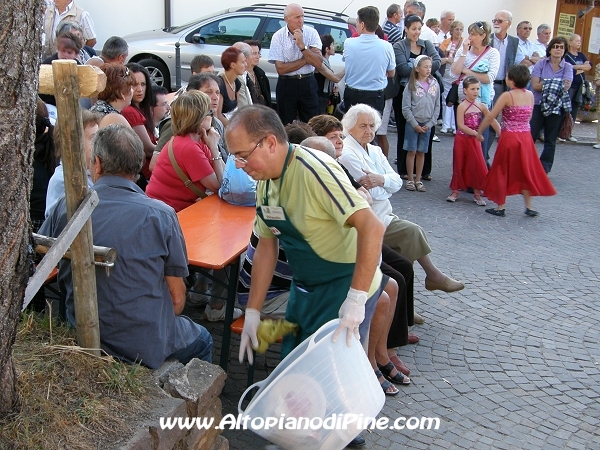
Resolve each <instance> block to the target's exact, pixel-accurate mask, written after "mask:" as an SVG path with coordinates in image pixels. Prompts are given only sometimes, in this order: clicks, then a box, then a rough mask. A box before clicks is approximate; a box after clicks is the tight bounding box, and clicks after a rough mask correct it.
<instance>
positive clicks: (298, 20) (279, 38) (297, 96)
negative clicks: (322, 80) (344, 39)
mask: <svg viewBox="0 0 600 450" xmlns="http://www.w3.org/2000/svg"><path fill="white" fill-rule="evenodd" d="M283 20H285V24H286V25H285V27H283V28H281V29H280V30H278V31H276V32H275V34H273V38H272V39H271V48H270V49H269V62H270V63H272V64H275V69H276V70H277V73H278V74H279V79H278V81H277V88H276V90H275V96H276V98H277V109H278V111H279V117H280V118H281V121H282V122H283V124H284V125H287V124H288V123H291V122H293V121H294V120H296V118H298V117H299V118H300V120H301V121H302V122H308V121H309V120H310V119H311V118H312V117H314V116H316V115H317V114H318V110H319V96H318V92H317V91H318V86H317V79H316V78H315V76H314V72H315V68H317V69H319V68H320V67H321V65H322V64H323V57H322V56H321V47H322V43H321V38H320V37H319V33H318V32H317V30H315V29H314V28H313V27H308V26H304V10H303V9H302V6H300V5H298V4H297V3H290V4H289V5H287V6H286V7H285V10H284V12H283Z"/></svg>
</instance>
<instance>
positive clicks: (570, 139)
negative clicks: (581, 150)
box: [567, 136, 577, 142]
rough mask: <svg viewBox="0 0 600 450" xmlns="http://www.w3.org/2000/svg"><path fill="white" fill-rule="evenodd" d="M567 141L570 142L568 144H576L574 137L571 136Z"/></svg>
mask: <svg viewBox="0 0 600 450" xmlns="http://www.w3.org/2000/svg"><path fill="white" fill-rule="evenodd" d="M567 141H570V142H577V138H576V137H573V136H571V137H570V138H569V139H567Z"/></svg>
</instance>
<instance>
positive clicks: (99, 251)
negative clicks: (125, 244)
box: [31, 233, 117, 267]
mask: <svg viewBox="0 0 600 450" xmlns="http://www.w3.org/2000/svg"><path fill="white" fill-rule="evenodd" d="M31 234H32V235H33V241H34V242H35V252H36V253H38V254H40V255H45V254H46V253H48V252H49V251H50V249H51V248H52V247H53V246H54V245H55V244H56V241H57V238H53V237H49V236H43V235H41V234H37V233H31ZM93 249H94V261H95V262H96V263H101V264H96V265H106V266H107V267H108V266H111V265H114V264H115V262H116V261H117V250H115V249H114V248H110V247H101V246H99V245H94V246H93ZM63 259H71V252H70V251H69V250H67V251H66V253H65V254H64V256H63Z"/></svg>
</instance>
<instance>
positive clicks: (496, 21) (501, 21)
mask: <svg viewBox="0 0 600 450" xmlns="http://www.w3.org/2000/svg"><path fill="white" fill-rule="evenodd" d="M504 22H508V20H504V19H492V23H504Z"/></svg>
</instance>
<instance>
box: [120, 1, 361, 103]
mask: <svg viewBox="0 0 600 450" xmlns="http://www.w3.org/2000/svg"><path fill="white" fill-rule="evenodd" d="M284 8H285V7H284V6H282V5H271V4H264V3H261V4H255V5H252V6H247V7H240V8H229V9H227V10H224V11H221V12H218V13H214V14H211V15H208V16H206V17H203V18H201V19H197V20H194V21H193V22H190V23H187V24H185V25H181V26H176V27H169V28H163V29H161V30H152V31H144V32H140V33H135V34H131V35H128V36H125V40H126V41H127V44H128V45H129V59H128V61H129V62H137V63H139V64H141V65H142V66H144V67H146V68H147V69H148V71H149V72H150V76H151V77H152V80H153V81H154V82H155V83H156V84H158V85H161V86H165V87H166V88H167V89H169V90H171V91H173V90H175V88H176V67H175V66H176V64H175V43H176V42H179V45H180V54H181V80H182V82H184V84H185V82H187V80H188V79H189V78H190V76H191V70H190V62H191V61H192V58H193V57H194V56H196V55H200V54H205V55H208V56H210V57H211V58H212V59H213V61H214V62H215V68H216V69H217V70H218V69H220V68H221V53H223V51H224V50H225V49H226V48H227V47H230V46H231V45H233V44H234V43H236V42H239V41H244V40H246V39H254V40H258V41H261V43H262V51H261V53H262V55H261V59H260V67H261V68H262V69H263V70H264V71H265V72H266V74H267V76H268V77H269V81H270V83H271V90H272V92H271V96H272V97H273V99H275V86H276V85H277V76H278V75H277V71H276V70H275V65H274V64H271V63H269V47H270V45H271V38H272V36H273V34H274V33H275V32H276V31H277V30H279V29H280V28H282V27H284V26H285V21H284V20H283V10H284ZM304 21H305V22H304V25H305V26H310V27H314V28H315V29H316V30H317V31H318V32H319V34H320V35H322V34H330V35H332V36H333V38H334V39H335V43H336V55H334V56H332V57H331V58H330V63H331V66H332V68H333V70H334V72H338V71H340V70H341V69H342V68H343V65H344V64H343V62H342V55H341V53H342V50H343V48H344V41H345V40H346V39H347V38H349V37H350V36H352V33H354V32H355V31H356V29H355V27H354V25H355V19H353V18H350V17H348V16H347V15H345V14H342V13H335V12H331V11H322V10H319V9H311V8H304Z"/></svg>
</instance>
